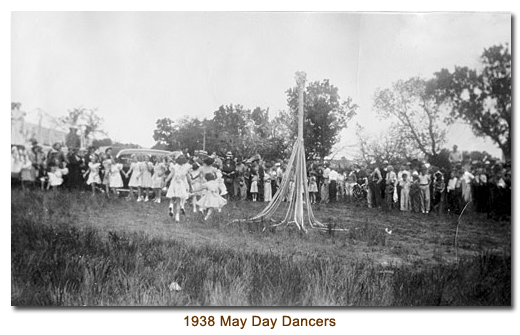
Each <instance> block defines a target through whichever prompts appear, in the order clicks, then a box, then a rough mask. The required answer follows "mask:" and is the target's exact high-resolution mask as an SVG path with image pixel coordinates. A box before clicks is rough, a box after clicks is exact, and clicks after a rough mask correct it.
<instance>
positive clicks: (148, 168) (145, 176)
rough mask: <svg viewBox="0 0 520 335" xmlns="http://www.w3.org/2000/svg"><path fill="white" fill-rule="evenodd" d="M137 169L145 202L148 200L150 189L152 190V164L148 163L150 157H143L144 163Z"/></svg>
mask: <svg viewBox="0 0 520 335" xmlns="http://www.w3.org/2000/svg"><path fill="white" fill-rule="evenodd" d="M139 168H140V169H141V189H142V190H143V191H145V192H146V196H145V198H144V201H145V202H148V201H149V200H150V198H149V192H150V188H152V171H153V164H152V162H150V156H148V155H146V156H144V162H141V164H140V166H139Z"/></svg>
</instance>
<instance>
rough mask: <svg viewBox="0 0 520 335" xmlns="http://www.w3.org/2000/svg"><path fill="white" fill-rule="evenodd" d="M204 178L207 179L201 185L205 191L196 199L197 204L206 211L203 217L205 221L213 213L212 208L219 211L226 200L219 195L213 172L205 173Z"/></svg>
mask: <svg viewBox="0 0 520 335" xmlns="http://www.w3.org/2000/svg"><path fill="white" fill-rule="evenodd" d="M204 178H205V179H206V180H207V182H206V183H204V184H203V185H202V186H201V187H202V189H205V190H206V192H205V193H204V195H203V196H202V198H200V200H199V201H197V205H198V206H199V207H200V208H201V209H202V210H206V209H207V213H206V216H205V217H204V221H207V220H208V218H209V217H210V216H211V214H212V213H213V210H214V209H216V210H217V211H219V212H220V210H221V209H222V207H224V205H225V204H227V200H226V199H224V198H223V197H221V196H220V195H219V183H218V182H217V180H216V178H215V175H214V174H213V173H207V174H206V175H205V176H204Z"/></svg>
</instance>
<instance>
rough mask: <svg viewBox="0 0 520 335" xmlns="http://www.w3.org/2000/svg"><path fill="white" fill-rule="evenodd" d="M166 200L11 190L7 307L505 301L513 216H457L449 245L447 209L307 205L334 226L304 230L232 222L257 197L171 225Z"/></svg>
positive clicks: (257, 206)
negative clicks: (501, 218)
mask: <svg viewBox="0 0 520 335" xmlns="http://www.w3.org/2000/svg"><path fill="white" fill-rule="evenodd" d="M167 206H168V204H167V203H162V204H154V203H135V202H128V201H125V200H124V199H106V198H104V197H102V196H101V195H100V196H98V197H95V198H92V197H91V196H90V194H88V193H68V192H58V193H56V194H54V193H52V192H46V193H44V192H40V191H29V192H22V191H21V190H18V189H13V190H12V191H11V211H12V214H11V304H12V305H16V306H40V305H44V306H84V305H86V306H130V305H142V306H144V305H146V306H152V305H153V306H156V305H159V306H176V305H196V306H199V305H214V306H215V305H216V306H242V305H244V306H251V305H252V306H302V305H311V306H436V305H448V306H510V305H511V223H510V222H495V221H489V220H486V219H485V216H484V217H483V216H479V215H476V214H471V213H468V214H464V216H463V217H462V219H461V221H460V224H459V231H458V238H457V248H456V247H455V233H456V229H457V224H458V220H457V217H447V216H442V217H438V216H435V215H420V214H411V213H399V212H391V213H385V212H382V211H380V210H369V209H366V208H363V207H361V206H354V205H346V204H334V205H327V206H321V207H320V206H317V207H315V208H314V209H315V215H316V217H317V218H318V219H319V220H321V221H322V222H323V223H326V224H328V225H329V227H330V228H331V229H326V230H310V231H309V233H308V234H304V233H301V232H299V231H298V230H297V228H296V227H294V226H289V227H277V228H271V227H269V226H268V225H266V224H264V223H263V222H258V223H237V222H233V220H235V219H243V218H247V217H249V216H251V215H253V214H256V213H258V212H259V211H260V210H261V209H262V208H263V207H264V206H265V203H258V202H256V203H252V202H243V203H240V202H231V203H230V204H228V205H227V206H226V207H225V208H224V209H223V211H222V213H217V214H216V215H215V216H214V217H213V218H212V219H211V220H210V221H209V222H204V221H203V220H202V217H201V216H200V215H198V214H194V213H191V212H190V210H191V207H188V208H187V209H188V211H187V214H186V216H184V217H181V222H180V223H175V222H174V221H173V220H172V219H171V218H170V217H169V216H167ZM280 214H282V210H280ZM336 228H342V229H345V231H337V230H335V229H336ZM387 228H388V229H389V230H391V231H392V234H388V233H387V232H386V231H385V229H387ZM172 282H176V283H178V284H179V285H180V287H181V288H182V289H181V290H180V291H175V290H173V291H171V290H170V289H169V285H170V284H171V283H172Z"/></svg>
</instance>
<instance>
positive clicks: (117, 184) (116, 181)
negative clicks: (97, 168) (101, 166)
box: [107, 158, 123, 197]
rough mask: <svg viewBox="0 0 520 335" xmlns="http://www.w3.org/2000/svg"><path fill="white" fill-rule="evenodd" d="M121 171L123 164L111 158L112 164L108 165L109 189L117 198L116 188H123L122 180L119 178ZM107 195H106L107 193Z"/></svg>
mask: <svg viewBox="0 0 520 335" xmlns="http://www.w3.org/2000/svg"><path fill="white" fill-rule="evenodd" d="M122 170H123V164H121V162H116V160H115V158H112V164H111V165H110V181H109V185H110V189H111V190H112V193H114V194H115V195H116V196H117V197H119V191H118V190H117V189H118V188H121V187H123V178H121V171H122ZM107 194H108V193H107Z"/></svg>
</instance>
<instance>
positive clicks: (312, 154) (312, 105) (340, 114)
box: [286, 79, 358, 159]
mask: <svg viewBox="0 0 520 335" xmlns="http://www.w3.org/2000/svg"><path fill="white" fill-rule="evenodd" d="M286 93H287V103H288V105H289V108H290V111H291V115H287V116H288V118H287V122H288V123H289V129H291V131H292V137H293V138H296V135H297V132H298V126H297V120H298V117H297V116H298V87H292V88H290V89H288V90H287V91H286ZM357 108H358V106H357V105H356V104H354V103H353V102H352V98H350V97H348V98H347V99H346V100H344V101H342V100H341V98H340V96H339V93H338V88H337V87H335V86H334V85H332V84H331V83H330V82H329V80H328V79H325V80H323V81H321V82H320V81H314V82H310V83H309V84H308V85H307V86H306V88H305V91H304V121H303V123H304V124H303V139H304V142H305V155H306V158H307V159H316V158H318V157H320V158H324V157H325V156H328V155H329V154H330V152H331V150H332V147H333V146H334V144H336V143H337V142H338V141H339V133H340V131H341V130H342V129H344V128H346V127H347V123H348V121H349V120H350V119H351V118H352V117H353V116H354V115H356V110H357Z"/></svg>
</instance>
